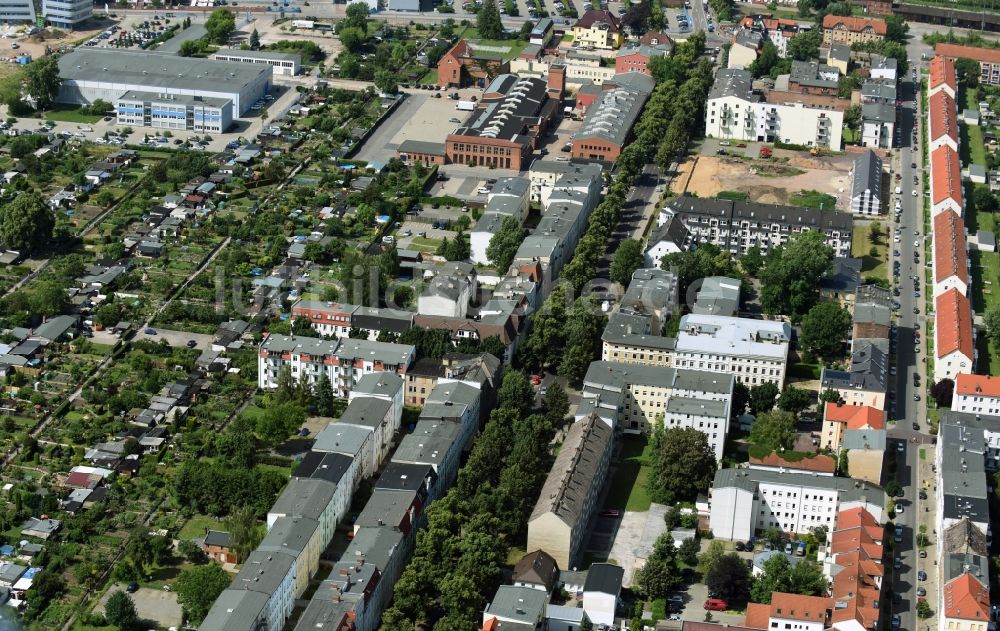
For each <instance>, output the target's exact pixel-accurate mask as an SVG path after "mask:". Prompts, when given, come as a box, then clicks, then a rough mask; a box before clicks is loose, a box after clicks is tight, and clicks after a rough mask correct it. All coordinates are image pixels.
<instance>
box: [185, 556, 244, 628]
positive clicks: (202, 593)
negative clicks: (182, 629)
mask: <svg viewBox="0 0 1000 631" xmlns="http://www.w3.org/2000/svg"><path fill="white" fill-rule="evenodd" d="M231 581H232V578H231V577H230V576H229V574H227V573H226V571H225V570H224V569H222V566H221V565H219V564H218V563H209V564H208V565H201V566H196V567H193V568H191V569H189V570H184V571H182V572H181V573H180V575H179V576H178V577H177V580H176V581H175V582H174V590H175V591H176V592H177V602H179V603H180V604H181V605H182V606H183V608H184V613H185V616H186V618H187V620H188V622H190V623H194V624H197V623H199V622H201V621H202V620H204V619H205V616H206V615H207V614H208V610H209V609H211V608H212V603H214V602H215V599H216V598H218V597H219V594H221V593H222V592H223V590H225V589H226V588H227V587H229V583H230V582H231Z"/></svg>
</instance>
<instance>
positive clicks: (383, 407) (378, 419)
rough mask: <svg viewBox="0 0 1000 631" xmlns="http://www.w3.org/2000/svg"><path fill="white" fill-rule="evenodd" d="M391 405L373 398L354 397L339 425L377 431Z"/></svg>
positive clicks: (383, 400)
mask: <svg viewBox="0 0 1000 631" xmlns="http://www.w3.org/2000/svg"><path fill="white" fill-rule="evenodd" d="M391 408H392V403H390V402H388V401H386V400H385V399H376V398H375V397H355V398H353V399H351V402H350V403H348V404H347V408H346V409H345V410H344V413H343V414H342V415H341V417H340V420H339V424H341V425H343V424H350V425H357V426H359V427H367V428H370V429H377V428H379V427H381V426H382V423H384V422H385V419H386V416H387V415H388V414H389V410H390V409H391Z"/></svg>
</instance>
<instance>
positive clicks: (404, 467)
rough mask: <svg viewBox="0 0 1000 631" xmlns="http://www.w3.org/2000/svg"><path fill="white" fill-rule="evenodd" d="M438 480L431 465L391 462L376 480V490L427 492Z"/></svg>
mask: <svg viewBox="0 0 1000 631" xmlns="http://www.w3.org/2000/svg"><path fill="white" fill-rule="evenodd" d="M428 478H429V479H428ZM436 479H437V474H436V473H434V469H432V468H431V465H429V464H413V463H408V462H390V463H389V464H388V465H386V467H385V469H383V470H382V473H381V475H379V476H378V479H377V480H375V486H374V488H376V489H385V490H387V491H421V490H424V491H427V490H429V487H431V486H433V485H434V481H435V480H436Z"/></svg>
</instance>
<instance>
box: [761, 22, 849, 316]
mask: <svg viewBox="0 0 1000 631" xmlns="http://www.w3.org/2000/svg"><path fill="white" fill-rule="evenodd" d="M796 37H800V36H798V35H797V36H796ZM793 41H794V40H793ZM832 264H833V248H831V247H830V246H829V245H827V244H826V237H825V236H824V234H823V233H822V232H819V231H817V230H809V231H808V232H803V233H800V234H797V235H795V236H793V237H792V238H791V239H790V240H789V241H788V243H786V244H784V245H782V246H779V247H777V248H773V249H771V250H770V251H769V252H768V253H767V257H766V258H765V260H764V269H763V270H762V271H761V273H760V282H761V290H760V300H761V306H762V307H763V308H764V311H765V312H766V313H770V314H783V315H788V316H791V318H792V320H793V321H798V319H800V318H801V317H802V316H804V315H805V314H806V313H807V312H808V311H809V309H811V308H812V306H813V305H814V304H816V301H817V300H818V299H819V281H820V279H821V278H822V277H823V276H824V275H825V274H826V273H827V272H828V271H829V270H830V267H831V266H832Z"/></svg>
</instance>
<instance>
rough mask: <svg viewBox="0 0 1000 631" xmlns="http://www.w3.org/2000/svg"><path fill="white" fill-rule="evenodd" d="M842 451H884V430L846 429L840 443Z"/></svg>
mask: <svg viewBox="0 0 1000 631" xmlns="http://www.w3.org/2000/svg"><path fill="white" fill-rule="evenodd" d="M840 447H841V448H842V449H870V450H872V451H885V447H886V432H885V430H884V429H848V430H845V431H844V439H843V440H842V441H840Z"/></svg>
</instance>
